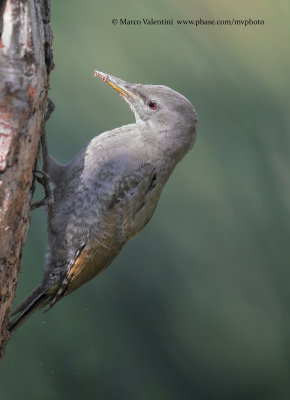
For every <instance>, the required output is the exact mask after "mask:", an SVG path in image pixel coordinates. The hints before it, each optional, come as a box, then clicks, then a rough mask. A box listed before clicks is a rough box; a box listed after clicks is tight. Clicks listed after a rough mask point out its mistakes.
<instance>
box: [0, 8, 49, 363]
mask: <svg viewBox="0 0 290 400" xmlns="http://www.w3.org/2000/svg"><path fill="white" fill-rule="evenodd" d="M1 14H3V15H2V24H1V25H2V29H1V30H2V34H1V40H0V362H1V360H2V358H3V356H4V350H5V346H6V343H7V340H8V332H7V330H6V327H7V323H8V315H9V311H10V308H11V304H12V300H13V297H14V292H15V289H16V283H17V276H18V272H19V267H20V262H21V252H22V247H23V245H24V242H25V238H26V234H27V230H28V226H29V218H30V202H31V197H32V194H33V170H34V168H35V165H36V161H37V156H38V149H39V141H40V135H41V130H42V126H43V122H44V117H45V109H46V100H47V92H48V89H49V73H50V71H51V69H52V68H53V61H52V51H51V43H52V32H51V29H50V26H49V20H50V3H49V0H39V1H35V0H27V1H21V0H6V2H4V5H3V10H2V13H1Z"/></svg>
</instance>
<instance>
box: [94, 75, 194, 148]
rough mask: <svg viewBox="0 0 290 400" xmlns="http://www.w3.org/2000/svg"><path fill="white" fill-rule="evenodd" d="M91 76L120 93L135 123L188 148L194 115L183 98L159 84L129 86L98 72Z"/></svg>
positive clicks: (191, 143)
mask: <svg viewBox="0 0 290 400" xmlns="http://www.w3.org/2000/svg"><path fill="white" fill-rule="evenodd" d="M95 76H98V77H99V78H101V79H102V80H103V81H104V82H106V83H108V84H109V85H110V86H112V87H113V88H114V89H115V90H116V91H117V92H119V93H120V95H121V96H122V97H123V98H124V100H125V101H126V102H127V103H128V104H129V106H130V108H131V110H132V111H133V113H134V115H135V119H136V123H137V124H144V123H145V124H146V125H147V126H148V128H149V129H150V130H152V131H153V132H156V134H157V132H159V133H160V134H162V133H163V134H164V135H167V137H168V138H169V136H170V138H171V139H172V140H174V141H179V144H181V143H180V141H184V142H186V143H184V145H185V144H187V145H188V147H192V145H193V144H194V141H195V137H196V125H197V114H196V111H195V109H194V107H193V105H192V104H191V103H190V101H189V100H187V98H186V97H184V96H183V95H181V94H180V93H178V92H176V91H175V90H173V89H170V88H169V87H166V86H162V85H141V84H137V83H130V82H126V81H124V80H122V79H120V78H117V77H115V76H113V75H109V74H105V73H103V72H99V71H95ZM173 136H175V137H173Z"/></svg>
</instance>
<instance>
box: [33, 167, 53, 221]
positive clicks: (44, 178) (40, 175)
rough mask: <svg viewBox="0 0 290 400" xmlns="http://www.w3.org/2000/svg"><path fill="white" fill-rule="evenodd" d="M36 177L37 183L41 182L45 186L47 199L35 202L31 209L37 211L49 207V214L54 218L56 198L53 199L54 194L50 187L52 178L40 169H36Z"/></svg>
mask: <svg viewBox="0 0 290 400" xmlns="http://www.w3.org/2000/svg"><path fill="white" fill-rule="evenodd" d="M34 176H35V179H36V180H37V182H39V183H40V184H41V185H42V186H43V188H44V192H45V197H44V199H42V200H39V201H35V202H33V203H32V205H31V209H32V210H35V209H36V208H39V207H42V206H47V207H48V210H49V213H50V214H51V216H52V217H53V216H54V214H55V212H54V198H53V193H52V191H51V188H50V185H49V182H50V177H49V175H48V174H47V173H46V172H44V171H40V170H38V169H36V170H35V171H34Z"/></svg>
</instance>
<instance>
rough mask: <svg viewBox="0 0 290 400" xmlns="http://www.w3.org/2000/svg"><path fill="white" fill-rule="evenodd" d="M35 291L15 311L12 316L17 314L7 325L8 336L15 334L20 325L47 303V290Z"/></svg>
mask: <svg viewBox="0 0 290 400" xmlns="http://www.w3.org/2000/svg"><path fill="white" fill-rule="evenodd" d="M38 292H39V288H38V289H36V290H35V291H34V292H33V293H32V294H31V295H30V296H29V297H28V298H27V299H26V300H25V301H24V302H23V303H22V304H20V306H19V307H17V308H16V310H15V311H14V312H13V314H12V315H15V314H19V315H17V317H15V318H14V319H13V320H12V321H11V322H9V324H8V330H9V331H10V335H11V334H13V333H14V332H15V330H16V329H17V328H19V326H20V325H22V324H23V322H24V321H25V320H26V319H27V318H28V317H29V316H30V315H31V314H32V313H33V312H35V311H37V310H39V309H40V308H42V307H43V306H45V305H46V304H47V303H48V302H49V298H50V294H49V293H48V292H47V290H43V291H42V292H39V293H38Z"/></svg>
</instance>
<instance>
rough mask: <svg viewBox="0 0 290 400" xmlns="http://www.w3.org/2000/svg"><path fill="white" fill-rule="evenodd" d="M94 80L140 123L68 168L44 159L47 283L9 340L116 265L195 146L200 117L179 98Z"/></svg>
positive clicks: (23, 310) (158, 88)
mask: <svg viewBox="0 0 290 400" xmlns="http://www.w3.org/2000/svg"><path fill="white" fill-rule="evenodd" d="M95 76H97V77H99V78H101V79H102V80H103V81H104V82H106V83H107V84H109V85H110V86H111V87H113V88H114V89H115V90H116V91H117V92H119V94H120V95H121V97H122V98H123V99H124V100H125V101H126V102H127V103H128V105H129V107H130V108H131V110H132V111H133V113H134V115H135V120H136V122H135V123H133V124H129V125H124V126H121V127H120V128H116V129H113V130H111V131H106V132H104V133H102V134H100V135H98V136H96V137H94V138H93V139H92V140H91V141H90V142H89V143H88V144H87V145H86V146H85V147H84V148H83V149H82V150H81V151H80V152H79V153H78V154H77V155H76V156H75V157H74V158H73V159H72V161H70V162H69V163H68V164H66V165H62V164H59V163H58V162H57V161H56V160H55V159H54V158H52V157H51V156H49V155H48V156H47V172H48V174H49V177H50V181H51V182H52V186H53V189H52V193H53V199H54V213H53V214H51V213H50V214H49V221H48V251H47V253H46V257H45V262H44V277H43V280H42V282H41V284H40V285H39V286H38V287H37V289H35V290H34V291H33V293H32V294H31V295H30V296H29V297H28V298H27V299H26V300H25V301H24V302H23V303H22V304H21V305H20V306H19V307H17V308H16V310H15V311H14V313H13V314H12V315H16V317H15V318H14V319H13V320H12V321H11V322H10V324H9V327H8V329H9V330H10V332H11V333H12V332H14V331H15V330H16V328H18V327H19V326H20V325H21V324H22V323H23V322H24V321H25V320H26V318H27V317H28V316H29V315H31V314H32V313H33V312H34V311H36V310H38V309H40V308H42V307H44V306H47V309H50V308H51V307H52V306H53V305H54V304H55V303H56V302H57V301H58V300H59V299H61V298H62V297H63V296H65V295H67V294H69V293H71V292H72V291H74V290H75V289H77V288H78V287H80V286H81V285H83V284H84V283H86V282H88V281H89V280H91V279H92V278H94V277H95V276H96V275H97V274H99V273H100V272H101V271H104V270H105V269H106V268H107V267H108V266H109V265H110V264H111V262H112V261H113V259H114V258H115V257H116V256H117V254H118V253H119V252H120V250H121V249H122V247H123V246H124V245H125V243H126V242H127V241H128V240H129V239H131V238H132V237H134V236H135V235H136V234H137V233H138V232H140V231H141V230H142V229H143V228H144V226H145V225H146V224H147V223H148V222H149V220H150V219H151V217H152V215H153V213H154V210H155V208H156V205H157V203H158V200H159V198H160V195H161V192H162V190H163V188H164V185H165V184H166V182H167V180H168V178H169V176H170V175H171V173H172V171H173V169H174V168H175V166H176V164H177V163H178V162H179V161H180V160H181V159H182V158H183V157H184V156H185V154H186V153H187V152H188V151H189V150H190V149H191V148H192V147H193V145H194V142H195V138H196V127H197V114H196V111H195V108H194V107H193V105H192V104H191V103H190V101H189V100H188V99H187V98H185V97H184V96H183V95H181V94H180V93H178V92H176V91H174V90H172V89H170V88H168V87H166V86H162V85H141V84H134V83H129V82H126V81H124V80H122V79H120V78H117V77H115V76H113V75H109V74H105V73H103V72H99V71H95Z"/></svg>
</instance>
